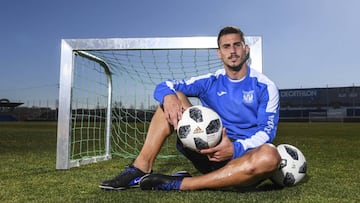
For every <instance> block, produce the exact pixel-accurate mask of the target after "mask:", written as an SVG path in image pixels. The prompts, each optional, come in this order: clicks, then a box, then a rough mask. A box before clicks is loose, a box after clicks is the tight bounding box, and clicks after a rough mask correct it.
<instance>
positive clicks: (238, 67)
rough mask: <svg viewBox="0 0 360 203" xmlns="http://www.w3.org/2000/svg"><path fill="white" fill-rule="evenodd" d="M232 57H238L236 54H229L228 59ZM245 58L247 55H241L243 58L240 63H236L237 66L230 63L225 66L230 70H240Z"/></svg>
mask: <svg viewBox="0 0 360 203" xmlns="http://www.w3.org/2000/svg"><path fill="white" fill-rule="evenodd" d="M233 57H239V56H237V55H231V56H230V57H229V59H231V58H233ZM247 59H248V57H247V56H245V57H243V60H242V61H241V63H240V64H239V65H237V66H231V65H229V64H226V66H227V67H228V68H229V69H230V70H231V71H235V72H238V71H240V70H241V68H242V67H243V65H244V63H246V61H247Z"/></svg>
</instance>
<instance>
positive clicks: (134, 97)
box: [56, 36, 262, 169]
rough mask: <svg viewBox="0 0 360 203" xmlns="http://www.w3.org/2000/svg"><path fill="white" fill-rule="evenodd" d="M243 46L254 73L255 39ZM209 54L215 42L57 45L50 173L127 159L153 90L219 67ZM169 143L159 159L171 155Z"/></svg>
mask: <svg viewBox="0 0 360 203" xmlns="http://www.w3.org/2000/svg"><path fill="white" fill-rule="evenodd" d="M246 42H247V44H249V46H250V48H251V52H250V60H249V61H248V62H249V63H251V66H252V67H253V68H255V69H257V70H259V71H260V72H261V71H262V47H261V46H262V42H261V37H258V36H251V37H246ZM216 49H217V41H216V37H178V38H125V39H120V38H116V39H114V38H112V39H68V40H62V50H61V67H60V92H59V119H58V143H57V159H56V168H57V169H68V168H71V167H74V166H79V165H82V164H87V163H91V162H97V161H101V160H107V159H110V158H111V156H112V155H118V156H121V157H124V158H134V157H135V156H136V155H137V154H138V152H139V150H140V149H141V146H142V145H143V142H144V140H145V137H146V131H147V127H148V125H149V122H150V120H151V118H152V115H153V113H154V110H155V109H156V107H157V105H158V104H157V102H156V101H155V100H154V99H153V90H154V88H155V86H156V85H157V84H158V83H159V82H161V81H164V80H167V79H174V78H176V79H182V78H190V77H193V76H197V75H200V74H206V73H209V72H215V70H217V69H220V68H222V62H221V61H220V60H219V59H218V57H217V55H216ZM193 102H196V100H193ZM170 137H172V138H171V139H168V141H167V142H166V143H165V144H164V147H163V149H162V151H161V152H160V154H159V157H172V156H175V155H176V154H177V152H176V149H175V140H176V136H170Z"/></svg>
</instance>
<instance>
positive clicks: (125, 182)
mask: <svg viewBox="0 0 360 203" xmlns="http://www.w3.org/2000/svg"><path fill="white" fill-rule="evenodd" d="M217 40H218V41H217V42H218V50H217V55H218V57H219V58H220V59H221V60H222V61H223V64H224V68H223V69H220V70H218V71H216V72H215V73H214V74H207V75H203V76H198V77H194V78H191V79H190V80H171V81H165V82H163V83H160V84H159V85H158V86H157V87H156V89H155V92H154V97H155V99H156V100H157V101H159V103H160V106H159V108H158V109H157V110H156V112H155V114H154V116H153V118H152V121H151V123H150V126H149V130H148V133H147V137H146V140H145V143H144V145H143V147H142V149H141V151H140V153H139V155H138V156H137V158H136V159H135V161H134V163H133V165H131V166H129V167H127V168H126V169H125V170H124V171H123V172H122V173H120V174H119V175H118V176H116V177H115V178H114V179H111V180H107V181H104V182H103V183H101V184H100V187H101V188H104V189H113V190H122V189H126V188H129V187H136V186H139V184H138V182H140V187H141V188H142V189H145V190H146V189H159V190H197V189H206V188H220V187H227V186H247V185H251V184H255V183H258V182H259V181H261V180H264V179H266V178H268V177H270V176H271V174H272V173H273V172H274V171H275V170H276V169H277V167H278V165H279V162H280V156H279V154H278V152H277V149H276V148H275V147H274V146H273V145H272V144H271V142H272V140H273V139H274V138H275V135H276V130H277V123H278V120H279V94H278V89H277V87H276V86H275V84H274V83H273V82H272V81H271V80H269V79H268V78H267V77H266V76H264V75H263V74H261V73H259V72H257V71H256V70H254V69H252V68H251V67H249V66H248V65H247V64H246V61H247V59H248V58H249V52H250V48H249V46H248V45H246V44H245V39H244V35H243V33H242V31H241V30H240V29H238V28H236V27H232V26H230V27H225V28H223V29H222V30H221V31H220V32H219V35H218V39H217ZM187 97H198V98H199V99H200V101H201V103H202V105H204V106H207V107H209V108H211V109H213V110H214V111H216V112H217V113H218V114H219V115H220V117H221V119H222V123H223V126H224V128H223V131H222V139H221V142H220V143H219V144H218V145H217V146H215V147H213V148H209V149H203V150H201V151H200V152H194V151H191V150H189V149H186V148H184V147H183V145H182V143H181V141H179V140H178V143H177V148H178V150H179V151H180V152H181V153H183V154H184V155H185V157H187V158H188V159H189V160H190V161H191V162H192V163H193V164H194V166H195V167H196V168H197V169H198V170H199V171H200V172H201V173H203V175H200V176H196V177H191V176H190V175H188V174H185V175H162V174H152V173H151V171H152V167H153V164H154V161H155V159H156V156H157V154H158V153H159V151H160V149H161V147H162V145H163V143H164V141H165V139H166V138H167V137H168V136H169V135H171V134H172V132H173V130H174V129H177V127H178V126H177V124H178V121H179V120H180V119H181V116H182V112H183V111H184V110H185V109H187V108H189V107H190V106H191V104H190V102H189V100H188V99H187Z"/></svg>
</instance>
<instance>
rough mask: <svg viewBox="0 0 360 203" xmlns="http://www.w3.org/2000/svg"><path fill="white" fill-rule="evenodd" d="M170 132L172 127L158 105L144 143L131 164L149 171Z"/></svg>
mask: <svg viewBox="0 0 360 203" xmlns="http://www.w3.org/2000/svg"><path fill="white" fill-rule="evenodd" d="M171 132H172V128H171V127H170V125H169V124H168V122H167V120H166V118H165V114H164V111H163V109H162V108H161V107H158V108H157V110H156V111H155V114H154V116H153V117H152V120H151V123H150V126H149V129H148V132H147V136H146V139H145V143H144V145H143V147H142V148H141V151H140V153H139V155H138V156H137V158H136V159H135V161H134V163H133V165H134V166H135V167H137V168H139V169H140V170H142V171H144V172H146V173H149V172H150V171H151V169H152V166H153V164H154V161H155V158H156V156H157V154H158V153H159V151H160V149H161V147H162V145H163V143H164V141H165V140H166V138H167V137H168V136H169V135H170V134H171Z"/></svg>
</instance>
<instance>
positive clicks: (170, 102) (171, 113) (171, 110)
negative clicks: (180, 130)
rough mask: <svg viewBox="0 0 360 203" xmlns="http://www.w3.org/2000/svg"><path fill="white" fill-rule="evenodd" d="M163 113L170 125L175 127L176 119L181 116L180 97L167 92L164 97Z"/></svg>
mask: <svg viewBox="0 0 360 203" xmlns="http://www.w3.org/2000/svg"><path fill="white" fill-rule="evenodd" d="M163 107H164V113H165V117H166V120H167V121H168V122H169V123H170V125H172V126H174V129H175V130H176V129H177V127H178V126H177V125H178V121H179V120H180V119H181V116H182V109H183V107H182V105H181V101H180V99H179V98H178V97H177V96H176V95H175V94H169V95H166V96H165V97H164V104H163Z"/></svg>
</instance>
